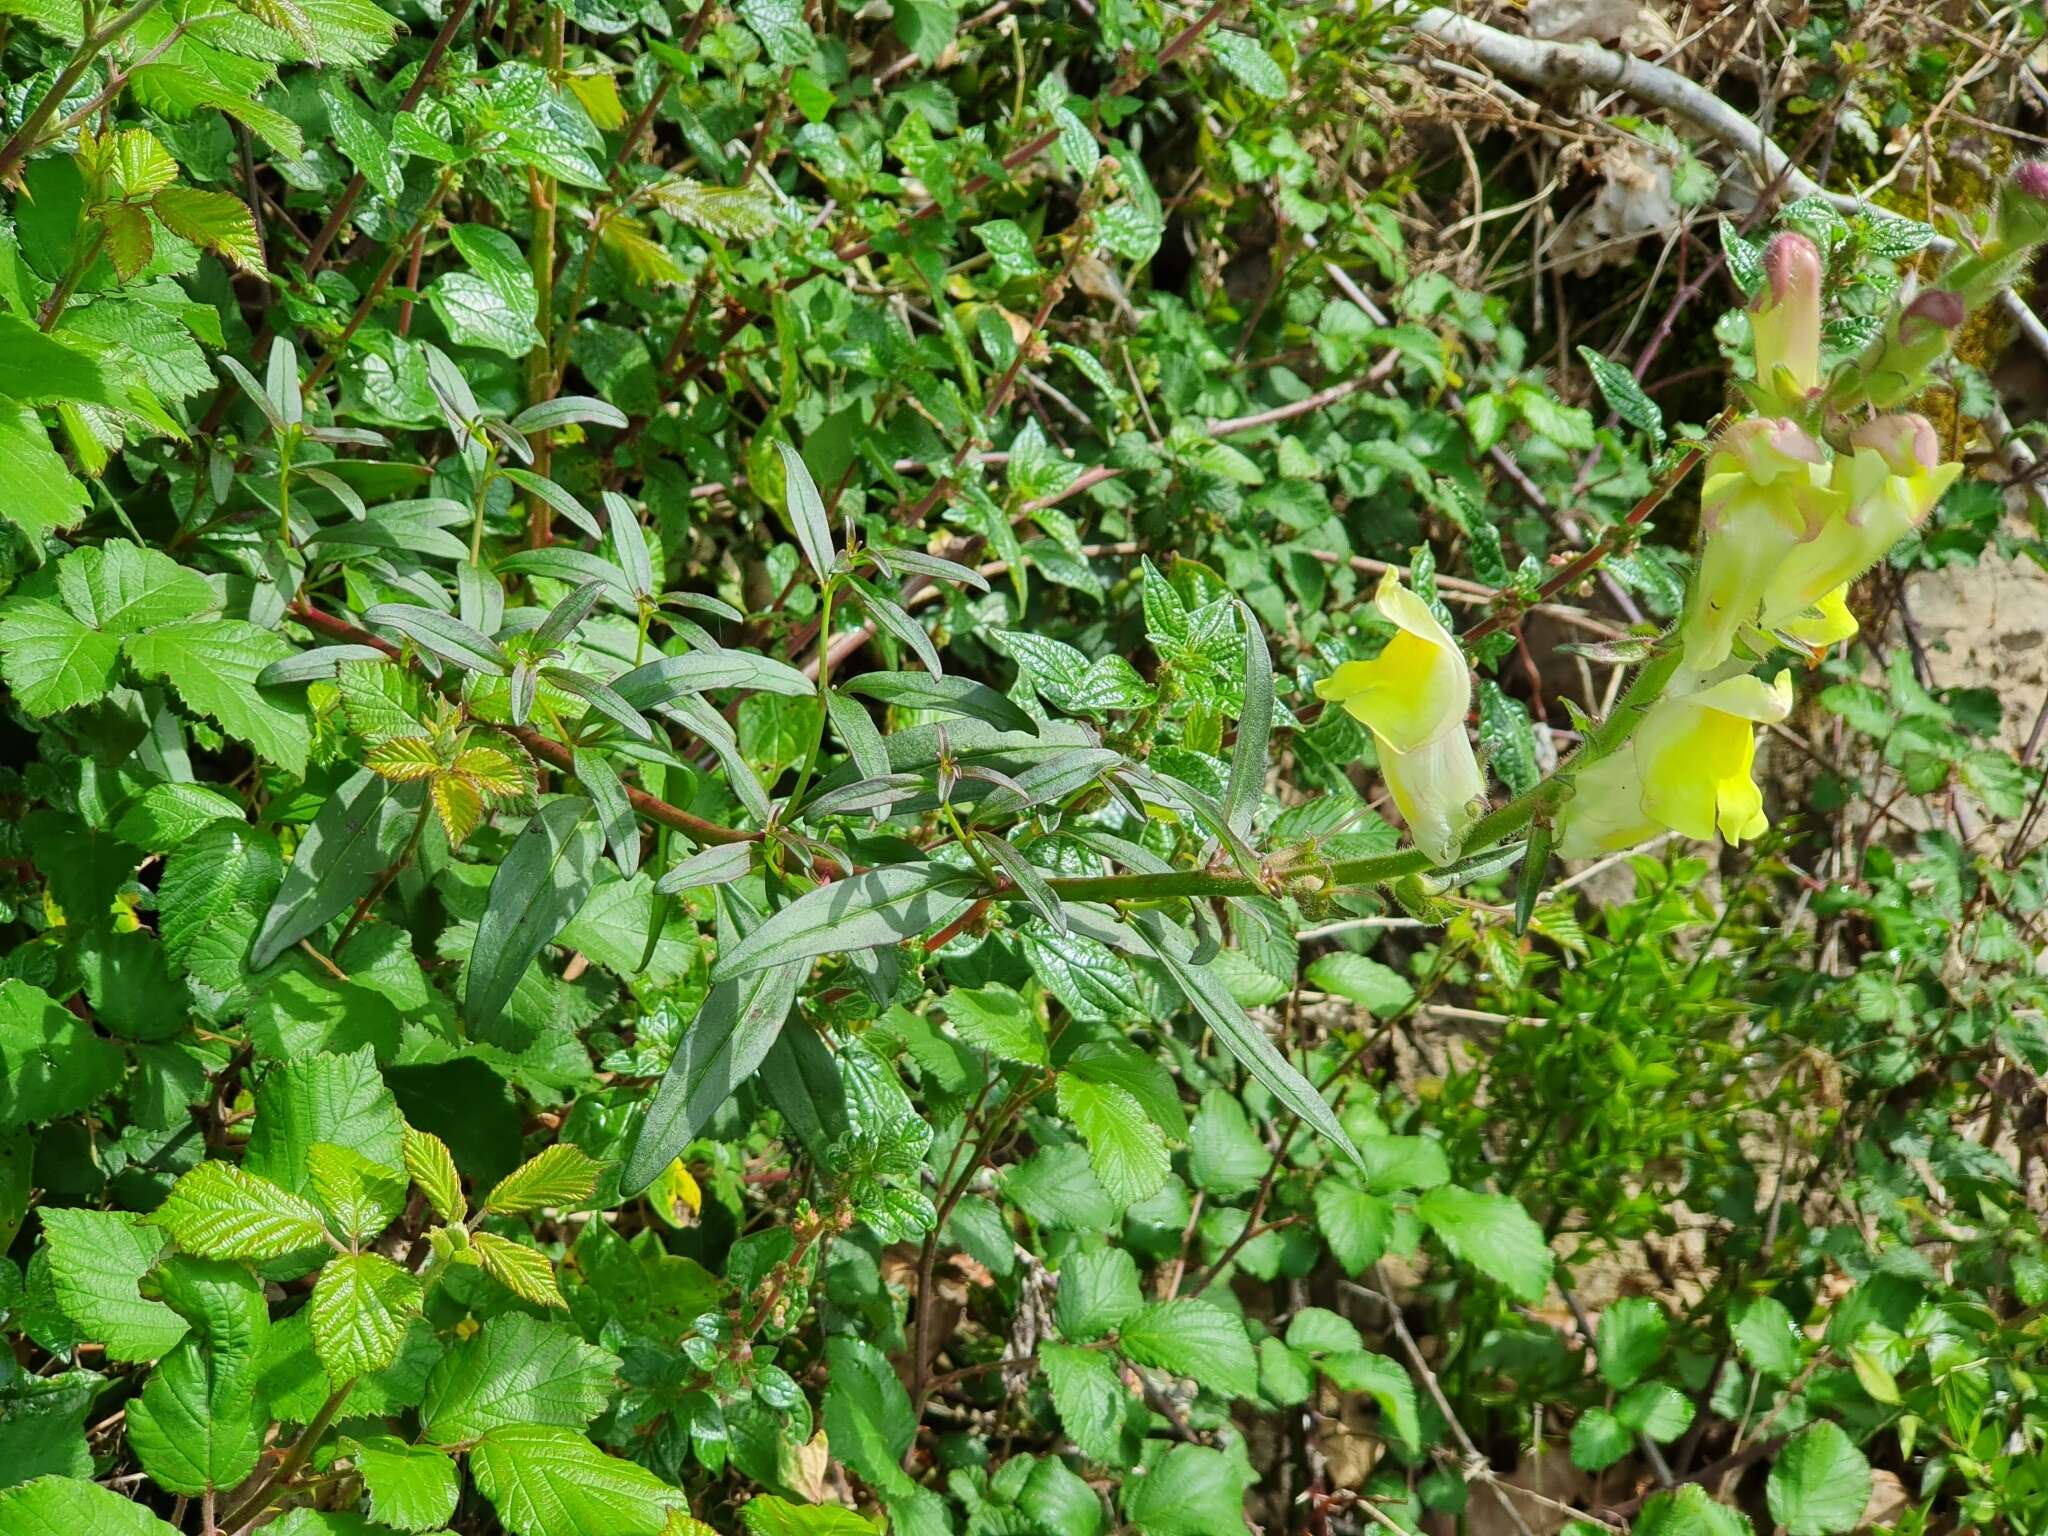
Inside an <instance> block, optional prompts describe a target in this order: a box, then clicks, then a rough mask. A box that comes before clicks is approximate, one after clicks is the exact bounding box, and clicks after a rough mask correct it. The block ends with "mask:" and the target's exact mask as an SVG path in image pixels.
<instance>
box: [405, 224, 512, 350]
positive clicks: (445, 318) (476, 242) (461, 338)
mask: <svg viewBox="0 0 2048 1536" xmlns="http://www.w3.org/2000/svg"><path fill="white" fill-rule="evenodd" d="M449 235H450V238H451V239H452V241H453V243H454V245H455V249H456V250H457V252H459V253H460V255H461V256H462V259H463V260H464V261H466V262H468V263H469V268H470V269H469V271H467V272H444V273H442V274H441V276H439V277H437V278H435V279H434V281H433V283H432V284H430V285H429V286H428V288H427V302H428V303H429V304H431V305H432V306H433V308H434V313H435V314H436V315H438V316H440V318H441V323H442V324H443V325H444V326H446V327H447V328H448V339H449V340H450V341H452V342H454V343H455V344H456V345H457V346H458V347H482V348H484V349H486V350H488V351H492V352H502V353H504V354H505V355H506V356H507V357H524V356H525V355H526V354H527V353H528V352H531V351H532V350H533V349H534V348H535V347H537V346H539V345H540V331H539V330H538V328H536V326H535V324H534V316H535V314H536V313H537V312H538V310H539V305H540V298H539V292H538V290H537V289H536V288H535V287H534V283H533V272H532V270H531V269H530V268H529V267H528V266H527V263H526V257H525V255H524V254H523V253H522V252H521V251H520V249H519V247H518V246H517V245H515V244H514V243H513V241H512V237H511V236H510V235H507V234H506V233H505V232H504V231H503V230H498V229H491V228H489V227H487V226H485V225H482V224H456V225H454V226H452V227H451V228H450V230H449Z"/></svg>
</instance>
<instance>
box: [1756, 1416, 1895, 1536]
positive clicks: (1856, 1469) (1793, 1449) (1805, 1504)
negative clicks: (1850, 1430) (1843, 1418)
mask: <svg viewBox="0 0 2048 1536" xmlns="http://www.w3.org/2000/svg"><path fill="white" fill-rule="evenodd" d="M1764 1497H1765V1499H1766V1501H1767V1502H1768V1503H1769V1504H1770V1508H1771V1518H1772V1519H1773V1520H1775V1521H1777V1522H1778V1524H1779V1525H1781V1526H1783V1527H1784V1528H1785V1530H1786V1531H1787V1532H1789V1533H1790V1536H1834V1533H1835V1532H1838V1531H1853V1530H1855V1529H1856V1528H1857V1527H1858V1526H1859V1525H1861V1524H1862V1523H1863V1510H1864V1506H1865V1505H1867V1504H1868V1503H1869V1502H1870V1463H1869V1462H1868V1461H1866V1460H1865V1459H1864V1456H1863V1453H1862V1452H1861V1451H1860V1450H1858V1449H1857V1448H1856V1445H1855V1442H1854V1441H1852V1440H1851V1439H1850V1438H1849V1436H1848V1435H1847V1434H1846V1433H1845V1432H1844V1431H1843V1429H1842V1427H1841V1425H1839V1424H1835V1423H1832V1422H1830V1421H1828V1420H1822V1421H1821V1422H1820V1423H1818V1424H1815V1425H1813V1426H1811V1427H1810V1428H1808V1429H1805V1430H1802V1431H1801V1432H1800V1433H1799V1434H1798V1435H1796V1436H1795V1437H1793V1439H1792V1440H1790V1441H1789V1442H1788V1443H1787V1444H1786V1446H1785V1448H1784V1449H1783V1450H1782V1451H1780V1452H1778V1459H1777V1460H1776V1461H1775V1462H1773V1463H1772V1465H1771V1475H1770V1477H1769V1479H1768V1480H1767V1481H1766V1482H1765V1484H1764Z"/></svg>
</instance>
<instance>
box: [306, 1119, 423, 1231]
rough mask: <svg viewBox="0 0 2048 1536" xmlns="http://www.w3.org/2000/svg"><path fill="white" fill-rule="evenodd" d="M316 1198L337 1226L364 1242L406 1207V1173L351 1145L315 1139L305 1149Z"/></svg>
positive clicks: (338, 1228)
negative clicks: (376, 1160)
mask: <svg viewBox="0 0 2048 1536" xmlns="http://www.w3.org/2000/svg"><path fill="white" fill-rule="evenodd" d="M306 1172H307V1176H308V1178H309V1180H310V1182H311V1184H312V1187H313V1198H314V1199H315V1200H316V1201H318V1202H319V1205H320V1208H321V1209H322V1210H323V1211H325V1212H326V1213H327V1219H328V1221H329V1222H331V1223H332V1224H333V1226H334V1229H335V1231H337V1232H339V1233H341V1235H342V1236H343V1237H345V1238H347V1239H348V1241H349V1242H350V1243H351V1244H352V1245H353V1246H356V1247H361V1246H362V1245H363V1244H365V1243H367V1242H368V1241H369V1240H370V1239H372V1238H374V1237H376V1236H377V1234H378V1233H380V1232H382V1231H383V1230H384V1229H385V1228H386V1227H388V1226H390V1225H391V1223H392V1222H393V1221H394V1220H396V1219H397V1217H398V1213H399V1212H400V1211H402V1210H404V1209H405V1190H406V1183H405V1175H404V1174H402V1173H400V1172H399V1171H398V1170H397V1169H395V1168H392V1167H389V1166H387V1165H385V1164H383V1163H378V1162H373V1161H372V1160H371V1159H369V1158H367V1157H365V1156H363V1154H362V1153H360V1152H357V1151H355V1150H354V1149H352V1148H349V1147H338V1146H336V1145H334V1143H332V1142H329V1141H320V1142H315V1143H314V1144H313V1145H312V1146H311V1147H310V1148H308V1149H307V1153H306Z"/></svg>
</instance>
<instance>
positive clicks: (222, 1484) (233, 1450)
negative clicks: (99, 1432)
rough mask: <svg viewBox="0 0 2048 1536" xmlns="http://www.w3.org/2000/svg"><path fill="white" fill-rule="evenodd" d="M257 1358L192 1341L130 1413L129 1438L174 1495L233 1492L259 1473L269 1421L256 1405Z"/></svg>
mask: <svg viewBox="0 0 2048 1536" xmlns="http://www.w3.org/2000/svg"><path fill="white" fill-rule="evenodd" d="M255 1363H256V1354H255V1350H254V1348H253V1347H250V1346H248V1341H245V1347H244V1348H242V1349H239V1350H224V1349H220V1348H217V1347H216V1348H209V1347H207V1346H205V1345H203V1344H202V1343H201V1342H200V1340H199V1339H197V1338H196V1337H192V1336H187V1337H186V1338H185V1339H184V1340H183V1341H182V1342H181V1343H179V1345H178V1347H177V1348H176V1349H174V1350H172V1351H171V1352H170V1354H168V1355H166V1356H165V1357H164V1358H163V1360H162V1361H160V1362H159V1363H158V1365H157V1368H156V1369H155V1370H154V1371H152V1372H150V1376H149V1381H148V1383H147V1384H146V1385H145V1386H144V1387H143V1389H142V1396H141V1397H140V1399H138V1400H137V1401H135V1402H133V1403H130V1404H129V1405H128V1437H129V1442H130V1443H131V1444H132V1445H133V1446H134V1448H135V1454H136V1456H137V1458H138V1459H139V1460H140V1461H141V1463H142V1466H143V1470H145V1471H146V1472H148V1473H149V1475H150V1477H151V1478H152V1479H153V1480H154V1481H155V1483H156V1485H157V1486H158V1487H160V1488H162V1489H164V1490H165V1491H166V1492H168V1493H183V1494H196V1493H204V1492H206V1491H207V1490H208V1489H209V1488H232V1487H234V1486H235V1485H236V1484H237V1483H239V1482H241V1481H242V1479H243V1478H245V1477H247V1476H248V1475H249V1474H250V1472H252V1471H253V1470H255V1467H256V1458H257V1456H258V1455H259V1454H261V1452H262V1450H263V1432H264V1430H265V1429H267V1428H268V1427H269V1424H270V1415H269V1413H268V1412H266V1411H265V1410H264V1409H262V1408H260V1407H259V1406H258V1405H257V1402H256V1394H255V1382H256V1372H255Z"/></svg>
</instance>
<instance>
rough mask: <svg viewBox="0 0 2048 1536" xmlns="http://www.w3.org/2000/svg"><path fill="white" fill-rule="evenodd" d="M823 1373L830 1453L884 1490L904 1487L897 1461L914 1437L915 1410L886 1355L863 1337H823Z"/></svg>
mask: <svg viewBox="0 0 2048 1536" xmlns="http://www.w3.org/2000/svg"><path fill="white" fill-rule="evenodd" d="M825 1372H826V1374H825V1405H824V1418H825V1433H826V1434H827V1435H828V1436H829V1437H830V1439H831V1444H832V1454H833V1455H834V1456H836V1457H838V1458H839V1460H841V1461H843V1462H845V1463H846V1465H847V1466H849V1467H851V1468H852V1469H853V1470H854V1471H855V1472H856V1473H858V1474H859V1475H860V1476H861V1477H862V1478H863V1479H865V1480H866V1481H867V1483H868V1484H869V1485H870V1486H872V1487H874V1488H876V1489H878V1490H881V1491H882V1492H884V1493H889V1494H895V1493H897V1492H899V1491H901V1490H903V1489H904V1488H906V1487H908V1486H910V1483H909V1479H908V1477H906V1476H905V1474H904V1472H903V1469H902V1467H901V1466H900V1465H899V1463H900V1462H901V1461H902V1460H903V1455H904V1453H905V1452H906V1451H908V1450H909V1449H910V1442H911V1441H912V1440H913V1439H914V1438H915V1437H916V1434H917V1415H916V1414H915V1413H913V1412H912V1411H911V1407H910V1394H909V1393H908V1392H906V1391H904V1390H903V1383H902V1382H901V1381H899V1380H897V1377H896V1369H895V1367H894V1366H892V1365H891V1364H890V1363H889V1357H888V1356H887V1355H885V1354H883V1353H882V1352H881V1351H880V1350H879V1349H877V1348H875V1346H874V1345H872V1344H870V1343H868V1342H867V1340H865V1339H851V1338H833V1339H827V1340H826V1341H825Z"/></svg>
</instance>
